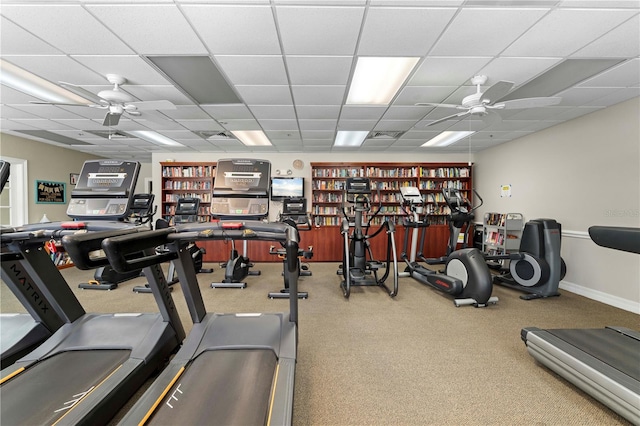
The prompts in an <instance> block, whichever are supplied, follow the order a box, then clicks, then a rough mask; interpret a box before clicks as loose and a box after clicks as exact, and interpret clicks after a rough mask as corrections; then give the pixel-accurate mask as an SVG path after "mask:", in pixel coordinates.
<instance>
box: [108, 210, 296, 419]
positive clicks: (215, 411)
mask: <svg viewBox="0 0 640 426" xmlns="http://www.w3.org/2000/svg"><path fill="white" fill-rule="evenodd" d="M228 238H233V239H234V240H264V241H276V242H282V243H283V244H284V246H285V247H286V250H287V267H286V268H285V273H286V274H289V283H290V288H289V291H290V292H291V297H290V298H289V312H288V313H224V314H223V313H207V312H206V310H205V306H204V302H203V299H202V293H201V291H200V288H199V286H198V280H197V278H196V271H195V268H194V265H193V262H192V261H191V259H190V254H189V252H188V251H187V250H185V247H187V246H188V244H189V243H190V242H192V241H198V240H200V241H206V240H222V239H228ZM162 244H164V245H166V246H167V247H168V248H169V250H170V252H172V253H174V255H175V256H176V257H177V260H175V261H174V262H175V265H176V270H177V273H178V277H179V282H180V285H181V287H182V292H183V294H184V296H185V298H186V302H187V306H188V308H189V312H190V315H191V319H192V321H193V328H192V330H191V332H190V333H189V335H188V336H187V338H186V339H185V341H184V343H183V345H182V348H181V349H180V351H179V352H178V353H177V354H176V355H175V357H173V359H172V360H171V362H170V363H169V365H168V366H167V367H166V368H165V369H164V370H163V371H162V373H161V374H160V376H159V377H158V378H157V379H156V380H155V381H154V382H153V383H152V384H151V386H150V387H149V388H148V389H147V391H146V392H145V393H144V394H143V395H142V396H141V397H140V398H139V400H138V401H137V402H136V404H135V405H134V406H133V407H132V408H131V410H130V411H129V412H128V413H127V414H126V415H125V417H124V418H123V419H122V421H121V423H120V424H123V425H131V424H137V425H145V424H150V425H154V424H158V425H160V424H163V425H168V424H171V425H177V424H192V425H196V424H221V425H222V424H237V425H254V424H267V425H290V424H291V422H292V415H293V390H294V375H295V364H296V351H297V349H296V348H297V317H298V297H297V292H298V268H297V259H298V258H297V254H298V240H297V233H296V230H295V228H293V227H291V226H289V225H287V224H284V223H264V222H262V221H245V222H237V221H234V222H230V221H221V222H203V223H193V224H182V225H177V226H175V227H173V228H167V229H157V230H155V231H150V232H146V233H141V234H138V235H123V236H120V237H114V238H107V239H106V240H104V242H103V243H102V248H103V250H104V251H105V253H106V255H107V257H108V258H109V261H110V262H111V264H112V266H113V267H114V268H115V269H116V270H120V271H126V270H128V269H135V268H138V267H140V266H148V265H149V264H154V263H156V262H158V261H162V260H163V259H162V258H160V257H159V255H155V256H153V255H152V256H149V257H147V258H145V259H127V256H129V255H131V254H133V253H135V252H136V251H137V250H148V249H150V248H153V247H156V246H158V245H162ZM149 284H150V285H151V287H152V288H155V287H156V286H158V283H157V282H155V281H152V280H150V281H149Z"/></svg>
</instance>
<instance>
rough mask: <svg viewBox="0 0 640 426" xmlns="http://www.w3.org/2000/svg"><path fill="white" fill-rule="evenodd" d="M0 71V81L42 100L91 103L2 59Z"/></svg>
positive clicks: (64, 102)
mask: <svg viewBox="0 0 640 426" xmlns="http://www.w3.org/2000/svg"><path fill="white" fill-rule="evenodd" d="M0 71H1V72H0V83H2V84H4V85H5V86H8V87H11V88H12V89H16V90H18V91H20V92H23V93H26V94H27V95H31V96H34V97H36V98H38V99H42V100H43V101H47V102H56V103H63V104H67V103H72V104H90V103H91V101H89V100H87V99H85V98H83V97H81V96H78V95H76V94H75V93H73V92H70V91H68V90H66V89H64V88H62V87H60V86H57V85H55V84H53V83H51V82H50V81H47V80H45V79H44V78H41V77H38V76H37V75H35V74H31V73H30V72H28V71H25V70H23V69H22V68H20V67H17V66H15V65H13V64H12V63H10V62H7V61H5V60H3V59H0Z"/></svg>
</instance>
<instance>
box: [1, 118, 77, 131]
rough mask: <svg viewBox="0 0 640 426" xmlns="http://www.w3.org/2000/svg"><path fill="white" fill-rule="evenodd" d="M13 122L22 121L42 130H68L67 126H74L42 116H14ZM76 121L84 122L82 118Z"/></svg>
mask: <svg viewBox="0 0 640 426" xmlns="http://www.w3.org/2000/svg"><path fill="white" fill-rule="evenodd" d="M11 121H13V122H14V123H23V124H25V125H27V126H29V127H35V128H36V129H42V130H69V128H74V127H73V126H69V125H67V124H69V123H65V124H63V123H61V122H58V121H54V120H47V119H44V118H14V119H13V120H11ZM75 121H77V122H84V120H75Z"/></svg>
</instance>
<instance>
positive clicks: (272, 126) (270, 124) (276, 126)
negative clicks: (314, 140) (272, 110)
mask: <svg viewBox="0 0 640 426" xmlns="http://www.w3.org/2000/svg"><path fill="white" fill-rule="evenodd" d="M258 121H259V123H260V126H262V129H263V130H265V131H269V130H289V131H294V130H297V129H298V121H297V120H258Z"/></svg>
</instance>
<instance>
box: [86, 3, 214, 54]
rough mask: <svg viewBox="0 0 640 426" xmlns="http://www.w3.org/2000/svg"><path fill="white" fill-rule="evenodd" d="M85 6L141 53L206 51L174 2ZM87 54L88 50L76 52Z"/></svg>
mask: <svg viewBox="0 0 640 426" xmlns="http://www.w3.org/2000/svg"><path fill="white" fill-rule="evenodd" d="M87 9H88V10H89V11H90V12H91V13H92V14H94V15H95V16H96V17H97V18H98V19H99V20H100V21H102V22H104V23H105V24H106V25H107V26H109V28H111V30H112V31H113V32H114V33H115V34H117V35H118V36H119V37H121V38H123V39H125V40H127V43H128V44H129V45H130V46H131V47H132V48H133V49H134V50H135V51H136V52H137V53H140V54H143V55H167V54H175V55H200V54H206V53H207V50H206V49H205V47H204V45H203V44H202V42H201V41H200V39H198V36H197V35H196V33H195V32H194V31H193V29H192V28H191V26H190V25H189V23H188V22H187V20H186V18H185V17H184V15H183V14H182V13H181V12H180V10H179V9H178V7H177V6H175V5H163V4H142V5H121V4H114V5H88V6H87ZM78 53H88V52H78Z"/></svg>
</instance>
